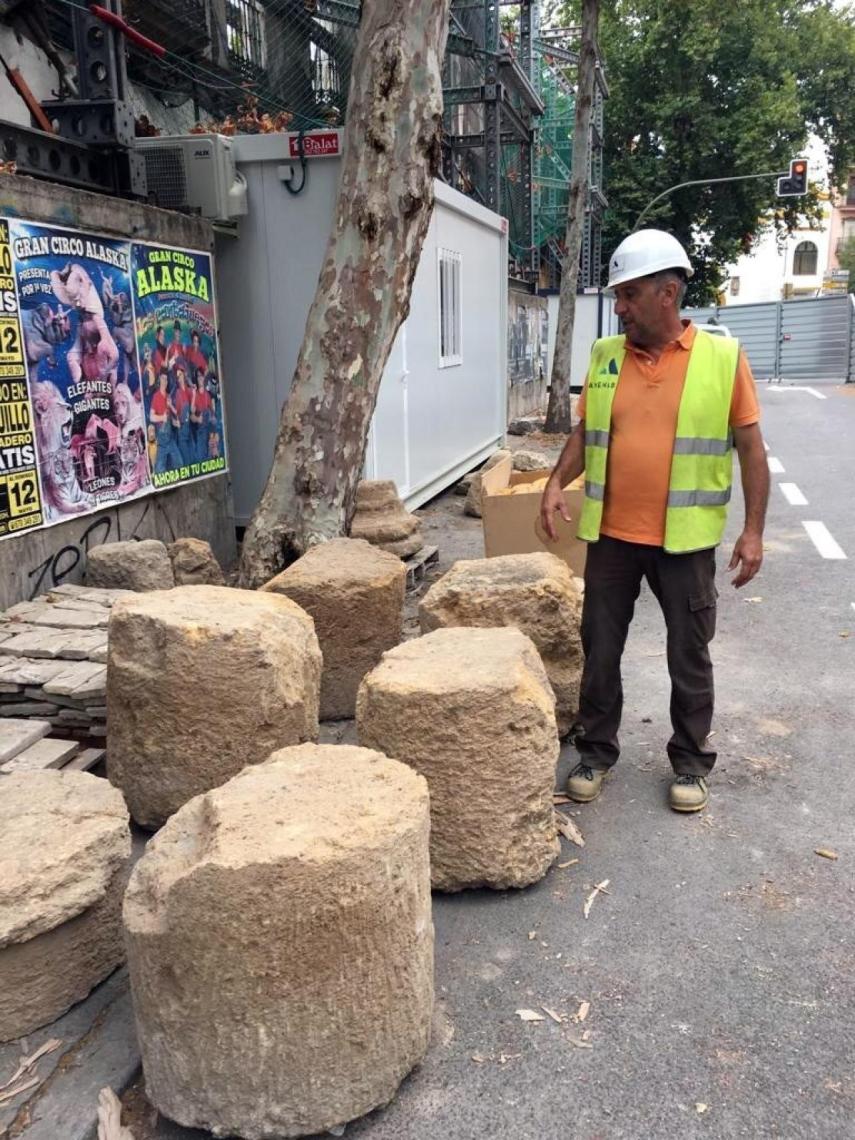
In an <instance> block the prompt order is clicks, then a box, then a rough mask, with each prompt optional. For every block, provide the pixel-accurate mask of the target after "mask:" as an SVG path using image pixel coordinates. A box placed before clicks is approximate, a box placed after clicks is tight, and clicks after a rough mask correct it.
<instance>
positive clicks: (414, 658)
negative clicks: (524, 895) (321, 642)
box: [356, 628, 559, 891]
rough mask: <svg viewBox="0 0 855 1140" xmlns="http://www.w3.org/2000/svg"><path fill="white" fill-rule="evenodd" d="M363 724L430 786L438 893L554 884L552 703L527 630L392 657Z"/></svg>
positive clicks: (370, 738) (475, 635)
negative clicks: (550, 878)
mask: <svg viewBox="0 0 855 1140" xmlns="http://www.w3.org/2000/svg"><path fill="white" fill-rule="evenodd" d="M356 723H357V731H358V734H359V742H360V744H362V745H365V746H366V747H369V748H375V749H378V750H379V751H383V752H385V754H386V755H387V756H394V757H395V758H396V759H397V760H402V761H403V762H404V763H405V764H409V765H410V766H411V767H413V768H415V769H416V771H418V772H420V773H421V774H422V775H423V776H424V777H425V778H426V780H427V782H428V788H429V790H430V813H431V829H430V852H431V876H432V881H433V885H434V887H436V888H438V889H439V890H443V891H458V890H462V889H464V888H467V887H493V888H496V889H499V890H504V889H505V888H507V887H524V886H527V885H528V884H530V883H534V882H536V881H537V880H538V879H540V878H542V877H543V875H545V874H546V871H547V870H548V868H549V866H550V864H551V863H552V861H553V860H554V858H555V856H556V855H557V854H558V850H559V843H558V838H557V833H556V827H555V812H554V809H553V804H552V795H553V789H554V786H555V765H556V763H557V760H558V752H559V745H558V732H557V728H556V724H555V697H554V696H553V693H552V689H551V688H550V685H549V681H548V680H547V677H546V672H545V670H544V668H543V664H542V662H541V660H540V657H539V655H538V653H537V650H536V649H535V647H534V645H533V644H532V642H531V641H530V640H529V639H528V638H527V637H525V636H524V635H523V634H522V633H520V632H519V630H516V629H466V628H460V629H442V630H437V631H436V632H435V633H430V634H428V635H427V636H425V637H420V638H416V639H414V640H413V641H407V642H405V643H404V644H402V645H399V646H397V647H396V648H395V649H391V650H390V651H389V652H388V653H386V654H385V655H384V657H383V660H382V662H381V663H380V665H378V666H377V668H376V669H375V670H373V671H372V672H371V673H369V674H368V676H367V677H366V678H365V680H364V681H363V683H362V687H361V689H360V691H359V699H358V703H357V712H356Z"/></svg>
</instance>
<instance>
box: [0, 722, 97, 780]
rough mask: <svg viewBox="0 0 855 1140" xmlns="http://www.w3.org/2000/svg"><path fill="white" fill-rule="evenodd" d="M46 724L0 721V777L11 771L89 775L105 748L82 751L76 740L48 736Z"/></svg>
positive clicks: (48, 725) (48, 728)
mask: <svg viewBox="0 0 855 1140" xmlns="http://www.w3.org/2000/svg"><path fill="white" fill-rule="evenodd" d="M50 727H51V726H50V722H49V721H40V720H26V719H21V720H18V719H13V718H11V717H8V718H6V719H5V720H3V721H0V756H2V761H0V775H10V774H11V773H12V772H43V771H45V770H46V769H49V768H52V769H61V770H62V771H65V772H88V771H89V769H90V768H94V767H95V765H96V764H97V763H98V762H99V761H100V760H103V758H104V756H105V749H103V748H83V749H81V747H80V744H79V743H78V741H76V740H61V739H59V738H58V737H55V736H48V735H47V734H48V732H49V731H50Z"/></svg>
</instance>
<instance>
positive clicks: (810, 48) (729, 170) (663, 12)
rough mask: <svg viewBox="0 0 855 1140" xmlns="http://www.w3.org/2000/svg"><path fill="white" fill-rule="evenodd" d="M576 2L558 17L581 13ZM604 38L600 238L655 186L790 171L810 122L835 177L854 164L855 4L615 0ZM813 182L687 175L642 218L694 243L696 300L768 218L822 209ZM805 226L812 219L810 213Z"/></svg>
mask: <svg viewBox="0 0 855 1140" xmlns="http://www.w3.org/2000/svg"><path fill="white" fill-rule="evenodd" d="M575 7H576V5H575V4H574V3H573V2H572V0H570V2H568V3H566V4H565V5H563V6H562V8H561V10H560V11H559V12H558V13H556V15H557V17H558V19H557V21H556V22H561V23H564V22H572V21H573V20H574V18H575V13H574V8H575ZM600 48H601V52H602V55H603V57H604V59H605V63H606V75H607V78H608V83H609V86H610V90H611V94H610V98H609V100H608V102H607V103H606V139H605V178H606V186H605V192H606V195H607V197H608V200H609V210H608V214H607V217H606V230H605V234H604V243H603V246H604V250H606V251H609V250H611V249H613V248H614V246H615V245H616V244H617V243H618V242H619V241H620V239H621V238H622V237H624V236H625V235H626V233H627V232H628V231H629V230H630V229H631V228H632V226H633V225H634V223H635V221H636V219H637V217H638V215H639V214H640V212H641V211H642V209H643V208H644V207H645V206H646V205H647V203H648V202H649V201H650V199H651V198H653V197H655V196H656V195H657V194H658V193H660V192H661V191H662V190H665V189H666V188H667V187H669V186H672V185H675V184H676V183H679V182H685V181H689V180H692V179H703V178H718V177H724V176H728V175H734V174H751V173H756V172H762V171H765V170H770V171H774V170H785V169H786V168H787V165H788V162H789V159H790V158H791V157H793V156H794V155H796V154H799V153H800V152H802V151H803V148H804V146H805V143H806V141H807V138H808V135H809V134H810V133H814V134H816V135H818V136H819V138H820V139H822V141H823V142H824V143H825V144H826V146H827V148H828V152H829V156H830V160H831V164H832V174H833V177H834V179H835V180H836V181H837V182H841V183H842V182H844V181H845V178H846V175H847V173H848V170H849V167H850V165H853V164H855V12H853V7H852V5H851V4H847V5H841V4H840V3H839V2H835V0H717V2H715V3H713V2H711V0H685V3H682V4H675V3H672V2H671V0H613V2H612V3H610V4H605V5H604V8H603V13H602V18H601V24H600ZM819 205H820V204H819V200H818V196H817V193H816V192H815V191H812V192H811V193H810V194H809V195H807V196H805V197H804V198H800V199H793V198H790V199H780V198H777V197H776V195H775V180H774V179H771V178H770V179H768V180H763V181H756V182H743V183H731V184H725V185H724V186H718V187H714V186H701V187H690V188H687V189H684V190H680V191H677V192H676V193H675V194H674V195H673V196H672V197H671V198H669V199H666V200H665V201H664V202H662V203H661V204H659V205H657V206H656V207H655V208H654V210H653V211H652V212H651V213H650V214H649V215H648V216H647V218H646V219H645V224H651V225H655V226H659V227H661V228H663V229H667V230H670V231H671V232H672V233H674V234H675V235H676V236H677V237H678V238H679V239H680V240H681V241H682V242H683V243H684V244H685V245H686V246H687V247H688V248H689V250H690V253H691V256H692V260H693V264H694V265H695V267H696V276H695V278H694V280H693V282H692V286H691V291H690V295H689V296H690V300H691V301H694V302H696V303H702V302H705V301H709V300H711V299H712V298H713V297H714V296H715V293H716V291H717V290H718V288H719V287H720V285H721V283H722V281H723V275H724V274H723V271H724V267H725V266H726V265H727V264H728V263H729V262H732V261H734V260H735V259H736V258H737V257H738V256H739V254H741V253H743V252H747V250H748V249H750V247H751V244H752V242H753V241H754V240H755V239H756V238H757V236H758V235H759V233H760V232H761V230H763V229H764V228H765V227H767V226H768V225H770V224H772V225H775V226H777V227H778V228H779V229H780V230H784V229H787V228H792V227H793V226H795V225H796V224H797V222H798V221H799V219H804V218H807V219H808V220H809V221H812V220H817V219H818V217H819ZM802 224H803V222H802Z"/></svg>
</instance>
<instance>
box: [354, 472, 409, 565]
mask: <svg viewBox="0 0 855 1140" xmlns="http://www.w3.org/2000/svg"><path fill="white" fill-rule="evenodd" d="M350 537H351V538H364V539H365V540H366V542H370V543H371V545H372V546H379V547H380V549H381V550H386V551H388V552H389V554H396V555H397V556H398V557H399V558H409V557H410V556H411V555H413V554H418V552H419V551H420V550H421V548H422V547H423V546H424V544H425V541H424V537H423V536H422V528H421V523H420V522H419V520H418V519H417V518H416V516H415V515H412V514H410V512H409V511H408V510H407V509H406V508H405V506H404V504H403V503H402V502H401V500H400V498H399V497H398V488H397V487H396V486H395V484H394V483H393V482H392V480H391V479H363V480H362V482H361V483H359V485H358V486H357V488H356V513H355V514H354V516H353V522H352V523H351V526H350Z"/></svg>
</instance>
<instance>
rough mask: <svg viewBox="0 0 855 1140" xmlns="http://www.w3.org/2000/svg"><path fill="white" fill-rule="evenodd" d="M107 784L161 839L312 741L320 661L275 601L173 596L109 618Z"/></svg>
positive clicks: (309, 634)
mask: <svg viewBox="0 0 855 1140" xmlns="http://www.w3.org/2000/svg"><path fill="white" fill-rule="evenodd" d="M109 634H110V643H109V663H108V683H107V689H108V705H109V710H110V712H109V722H108V723H109V732H110V747H109V750H108V755H107V775H108V777H109V779H110V780H111V782H112V783H114V784H115V785H116V786H117V787H119V788H121V790H122V792H123V793H124V796H125V799H126V800H127V803H128V807H129V808H130V810H131V815H132V816H133V817H134V819H135V820H136V821H137V823H139V824H141V825H142V826H143V827H159V826H160V825H161V824H162V823H163V822H164V821H165V820H166V819H167V818H168V817H169V816H170V815H171V814H172V813H173V812H174V811H177V810H178V808H179V807H181V805H182V804H184V803H186V802H187V800H189V799H191V798H192V797H193V796H196V795H199V794H200V793H202V792H206V791H208V790H209V789H210V788H214V787H217V786H218V785H219V784H222V783H225V781H226V780H228V779H230V778H231V777H232V776H234V775H236V774H237V773H238V772H239V771H240V770H241V769H242V768H244V767H245V766H246V765H247V764H256V763H258V762H259V761H261V760H265V759H266V758H267V757H268V756H269V755H270V753H271V752H272V751H273V750H274V749H276V748H280V747H282V746H284V745H287V744H298V743H301V742H303V741H306V740H314V739H315V738H316V737H317V734H318V703H319V693H320V681H321V651H320V648H319V646H318V639H317V637H316V635H315V630H314V625H313V623H312V619H311V618H310V617H309V615H308V614H307V613H306V612H305V611H304V610H302V609H301V608H300V607H299V606H298V605H296V604H295V603H294V602H292V601H291V600H290V599H289V598H286V597H283V596H282V595H281V594H273V593H263V592H260V591H256V590H234V589H229V588H227V587H225V586H176V587H175V588H174V589H172V590H163V591H154V592H151V593H145V594H135V595H133V596H131V597H128V598H124V599H122V600H121V601H120V602H117V603H116V605H115V606H114V607H113V612H112V614H111V617H110V627H109Z"/></svg>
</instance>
